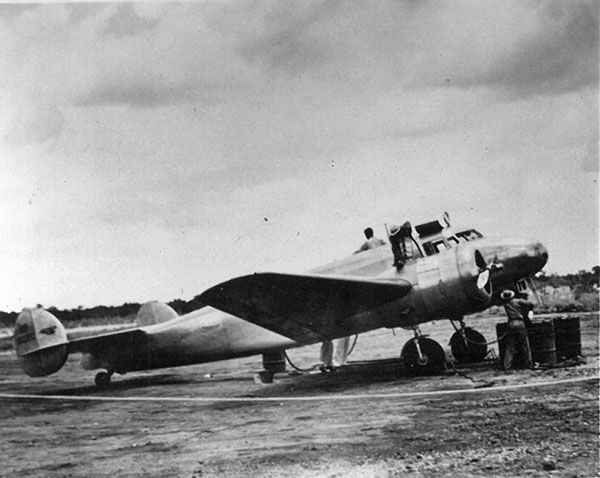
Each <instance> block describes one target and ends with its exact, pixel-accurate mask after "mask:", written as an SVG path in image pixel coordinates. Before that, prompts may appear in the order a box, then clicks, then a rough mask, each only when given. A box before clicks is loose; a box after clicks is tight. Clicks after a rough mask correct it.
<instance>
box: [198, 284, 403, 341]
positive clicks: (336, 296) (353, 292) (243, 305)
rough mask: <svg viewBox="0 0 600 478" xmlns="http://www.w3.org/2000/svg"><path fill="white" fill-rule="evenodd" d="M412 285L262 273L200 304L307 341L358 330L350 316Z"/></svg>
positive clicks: (223, 287)
mask: <svg viewBox="0 0 600 478" xmlns="http://www.w3.org/2000/svg"><path fill="white" fill-rule="evenodd" d="M411 287H412V286H411V284H410V283H409V282H407V281H398V280H396V281H391V280H374V279H365V278H362V277H361V278H356V277H334V276H323V275H292V274H276V273H261V274H253V275H247V276H242V277H237V278H235V279H231V280H229V281H226V282H223V283H221V284H218V285H216V286H214V287H212V288H210V289H208V290H206V291H205V292H203V293H202V294H201V295H200V297H199V300H200V301H202V302H203V303H205V304H208V305H210V306H212V307H215V308H217V309H220V310H222V311H224V312H227V313H230V314H233V315H236V316H238V317H240V318H242V319H244V320H247V321H248V322H252V323H254V324H257V325H260V326H261V327H264V328H266V329H269V330H272V331H274V332H277V333H279V334H282V335H285V336H286V337H289V338H291V339H293V340H295V341H297V342H304V343H307V342H319V341H322V340H324V339H329V338H335V337H343V336H347V335H352V334H353V333H356V332H358V331H359V330H357V328H358V326H357V324H356V322H353V321H352V320H351V319H350V318H351V317H353V316H355V315H356V314H360V313H361V312H365V311H368V310H372V309H375V308H377V307H379V306H382V305H384V304H387V303H389V302H393V301H395V300H398V299H400V298H402V297H404V296H405V295H406V294H407V293H408V292H409V291H410V290H411ZM360 331H362V330H360Z"/></svg>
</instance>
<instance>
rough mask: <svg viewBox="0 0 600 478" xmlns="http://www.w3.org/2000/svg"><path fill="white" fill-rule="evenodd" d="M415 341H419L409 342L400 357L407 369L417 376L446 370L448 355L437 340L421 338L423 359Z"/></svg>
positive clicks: (420, 344) (420, 345)
mask: <svg viewBox="0 0 600 478" xmlns="http://www.w3.org/2000/svg"><path fill="white" fill-rule="evenodd" d="M415 340H417V339H412V340H409V341H408V342H406V344H404V347H402V354H401V355H400V357H401V358H402V361H403V362H404V366H405V367H406V369H407V370H408V371H409V372H412V373H415V374H417V375H430V374H433V373H439V372H442V371H443V370H445V367H446V354H445V353H444V349H443V348H442V346H441V345H440V344H438V343H437V342H436V341H435V340H432V339H429V338H427V337H420V338H419V339H418V340H419V347H420V348H421V354H422V358H421V357H419V352H418V351H417V346H416V344H415Z"/></svg>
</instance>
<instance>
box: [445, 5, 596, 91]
mask: <svg viewBox="0 0 600 478" xmlns="http://www.w3.org/2000/svg"><path fill="white" fill-rule="evenodd" d="M537 13H538V21H537V25H535V26H534V28H532V30H533V32H532V33H531V34H529V35H526V36H524V37H523V38H522V40H521V41H519V42H518V43H517V44H516V46H515V48H514V49H512V50H510V51H508V52H505V53H503V54H502V55H500V56H499V57H497V58H496V59H495V61H494V62H493V63H491V64H490V65H488V66H487V68H485V69H483V70H482V69H477V68H473V69H471V71H467V72H462V73H458V74H453V73H452V72H448V78H447V79H439V78H438V79H436V83H435V84H437V85H443V84H444V82H445V83H446V86H453V87H458V88H471V87H478V86H486V87H492V88H498V89H501V90H504V91H506V92H508V93H510V94H513V95H516V96H518V97H526V96H530V95H533V94H540V93H541V94H548V93H562V92H567V91H573V90H577V89H578V88H580V87H585V86H592V85H597V83H598V66H599V64H598V5H597V3H596V2H591V1H590V2H585V1H579V2H561V1H554V2H551V3H546V2H544V3H542V4H541V7H540V9H539V10H538V12H537Z"/></svg>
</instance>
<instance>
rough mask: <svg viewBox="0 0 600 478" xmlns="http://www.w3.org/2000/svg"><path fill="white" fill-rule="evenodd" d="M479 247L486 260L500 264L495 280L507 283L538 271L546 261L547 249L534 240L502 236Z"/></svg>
mask: <svg viewBox="0 0 600 478" xmlns="http://www.w3.org/2000/svg"><path fill="white" fill-rule="evenodd" d="M480 249H481V252H482V254H483V255H484V257H485V259H486V262H488V263H491V262H495V263H497V264H502V271H498V272H497V273H496V277H497V280H498V281H500V282H503V281H506V282H507V283H509V284H510V283H512V282H514V281H517V280H520V279H523V278H525V277H529V276H531V275H533V274H535V273H536V272H539V271H540V270H542V268H543V267H544V266H545V265H546V263H547V262H548V249H546V247H545V246H544V245H543V244H542V243H541V242H540V241H536V240H530V239H525V238H515V237H513V238H503V239H499V240H496V241H490V242H489V243H487V244H482V245H481V247H480Z"/></svg>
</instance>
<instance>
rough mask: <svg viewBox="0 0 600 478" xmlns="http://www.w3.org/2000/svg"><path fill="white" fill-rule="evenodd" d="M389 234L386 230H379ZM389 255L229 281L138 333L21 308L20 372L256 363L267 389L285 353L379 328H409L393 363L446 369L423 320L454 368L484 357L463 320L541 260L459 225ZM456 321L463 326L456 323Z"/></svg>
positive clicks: (401, 235) (157, 312)
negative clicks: (76, 325) (88, 326)
mask: <svg viewBox="0 0 600 478" xmlns="http://www.w3.org/2000/svg"><path fill="white" fill-rule="evenodd" d="M386 229H387V226H386ZM387 235H388V240H389V242H390V246H391V247H384V246H381V247H377V248H375V249H370V250H366V251H364V252H360V253H355V254H353V255H351V256H349V257H346V258H344V259H341V260H338V261H334V262H332V263H329V264H327V265H324V266H322V267H319V268H317V269H314V270H312V271H309V272H308V273H306V274H283V273H273V272H263V273H255V274H250V275H245V276H240V277H236V278H233V279H230V280H228V281H225V282H223V283H220V284H218V285H216V286H213V287H211V288H209V289H207V290H206V291H204V292H203V293H202V294H200V295H199V296H198V297H197V299H198V300H199V302H200V303H201V304H202V307H201V308H200V309H198V310H195V311H193V312H190V313H188V314H186V315H183V316H178V315H177V313H176V312H175V311H174V310H173V309H172V308H170V307H169V306H168V305H166V304H162V303H159V302H149V303H147V304H144V305H143V306H142V307H141V308H140V311H139V312H138V314H137V317H136V324H135V327H133V328H130V329H126V330H119V331H115V332H109V333H104V334H100V335H95V336H91V337H81V338H73V337H69V336H68V334H67V333H66V330H65V329H64V327H63V325H62V324H61V323H60V321H59V320H58V319H57V318H56V317H55V316H54V315H52V314H51V313H50V312H48V311H46V310H44V309H41V308H26V309H24V310H23V311H22V312H21V314H19V316H18V318H17V321H16V323H15V331H14V336H13V342H14V346H15V350H16V354H17V358H18V361H19V364H20V366H21V369H22V370H23V371H24V372H25V373H26V374H27V375H29V376H31V377H41V376H47V375H50V374H52V373H55V372H56V371H58V370H59V369H60V368H61V367H62V366H63V365H64V363H65V362H66V360H67V357H68V355H69V354H70V353H74V352H81V353H82V361H81V364H82V367H83V368H84V369H86V370H94V369H103V370H104V371H101V372H99V373H98V374H97V375H96V377H95V383H96V385H97V386H98V387H106V386H108V385H109V384H110V381H111V377H112V375H113V374H114V373H119V374H124V373H126V372H132V371H140V370H151V369H159V368H165V367H176V366H183V365H191V364H198V363H205V362H213V361H219V360H226V359H232V358H237V357H244V356H251V355H258V354H262V355H263V367H264V370H262V371H261V372H260V374H259V376H260V379H261V380H262V381H263V382H267V383H268V382H271V381H272V379H273V374H274V373H277V372H282V371H285V350H287V349H289V348H292V347H300V346H304V345H309V344H314V343H319V342H323V341H325V340H332V339H336V338H340V337H346V336H350V335H355V334H359V333H364V332H368V331H371V330H375V329H378V328H381V327H388V328H395V327H402V328H405V329H412V330H413V332H414V338H412V339H410V340H409V341H407V342H406V344H405V345H404V347H403V348H402V351H401V354H400V357H401V359H402V360H403V362H404V365H405V367H406V368H407V369H408V370H410V371H413V372H414V373H416V374H428V373H432V372H435V371H438V370H442V369H443V368H444V367H445V363H446V357H445V353H444V350H443V348H442V347H441V346H440V345H439V344H438V343H437V342H435V341H434V340H432V339H430V338H428V337H426V336H425V335H423V334H422V332H421V330H420V324H422V323H425V322H429V321H433V320H440V319H448V320H451V321H452V322H453V324H454V325H455V329H456V332H455V333H454V334H453V336H452V338H451V341H450V345H451V350H452V353H453V355H454V357H455V358H456V359H457V360H459V361H464V362H470V361H478V360H481V359H483V358H484V357H485V355H486V354H487V345H486V344H485V339H484V337H483V336H482V335H481V334H480V333H479V332H477V331H476V330H474V329H472V328H470V327H466V326H465V324H464V316H466V315H469V314H472V313H475V312H479V311H482V310H485V309H487V308H488V307H490V306H491V305H494V304H498V303H500V301H499V294H500V292H501V291H502V290H504V289H507V288H511V289H513V290H515V291H522V290H524V289H525V288H526V287H527V280H528V279H530V278H531V277H532V276H533V275H534V274H536V273H537V272H539V271H540V270H541V269H542V268H543V267H544V265H545V264H546V262H547V261H548V251H547V249H546V248H545V247H544V246H543V244H542V243H541V242H539V241H534V240H528V239H522V238H517V237H513V238H504V239H497V240H495V239H492V238H487V237H484V236H483V235H482V234H481V233H479V232H478V231H477V230H475V229H454V228H452V227H451V225H450V221H449V217H448V215H447V213H445V214H444V216H443V219H438V220H434V221H430V222H427V223H423V224H419V225H417V226H415V228H414V230H413V228H412V226H411V224H410V222H406V223H404V224H403V225H402V226H401V227H396V226H392V227H390V228H389V229H388V234H387ZM456 324H458V325H456Z"/></svg>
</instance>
